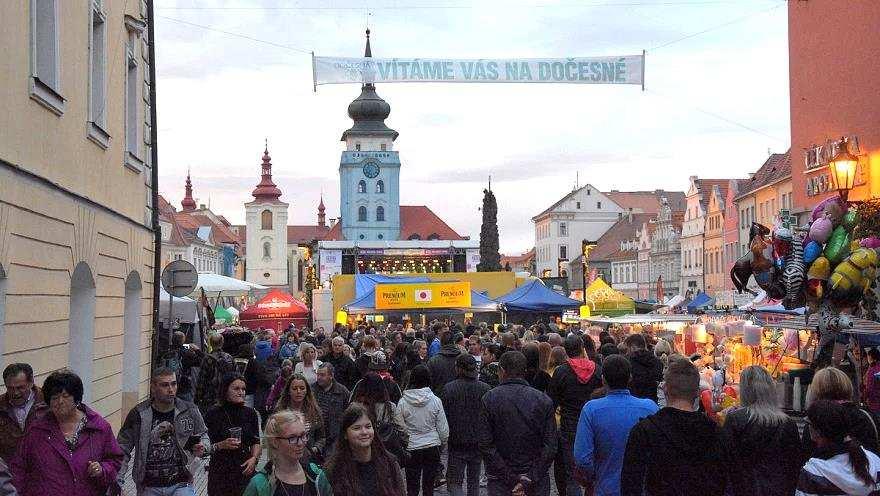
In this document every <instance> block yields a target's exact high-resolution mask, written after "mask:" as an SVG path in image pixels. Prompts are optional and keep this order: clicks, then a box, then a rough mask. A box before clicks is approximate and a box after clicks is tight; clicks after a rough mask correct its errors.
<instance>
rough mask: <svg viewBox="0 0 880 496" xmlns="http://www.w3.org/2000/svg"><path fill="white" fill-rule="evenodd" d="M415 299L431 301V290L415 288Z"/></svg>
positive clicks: (424, 301) (425, 301)
mask: <svg viewBox="0 0 880 496" xmlns="http://www.w3.org/2000/svg"><path fill="white" fill-rule="evenodd" d="M415 296H416V301H420V302H423V303H427V302H429V301H431V290H430V289H418V290H416V295H415Z"/></svg>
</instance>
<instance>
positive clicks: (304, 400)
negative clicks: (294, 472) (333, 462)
mask: <svg viewBox="0 0 880 496" xmlns="http://www.w3.org/2000/svg"><path fill="white" fill-rule="evenodd" d="M283 410H292V411H294V412H297V413H299V414H300V415H302V416H303V418H304V419H305V421H306V426H307V427H308V429H309V444H308V445H307V453H306V456H305V457H304V458H303V460H304V462H305V463H309V462H318V463H321V462H323V460H324V444H325V443H326V441H327V433H326V432H325V431H324V420H323V416H322V415H321V409H320V407H319V406H318V400H316V399H315V394H314V393H313V392H312V385H311V384H309V381H308V379H306V378H305V376H303V375H302V374H293V375H292V376H290V379H288V380H287V385H286V386H284V391H283V392H282V393H281V398H280V399H279V400H278V404H277V405H275V411H276V412H280V411H283Z"/></svg>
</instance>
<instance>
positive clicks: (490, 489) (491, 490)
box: [486, 475, 550, 496]
mask: <svg viewBox="0 0 880 496" xmlns="http://www.w3.org/2000/svg"><path fill="white" fill-rule="evenodd" d="M513 487H514V486H513V485H511V484H508V483H506V482H504V481H502V480H499V479H489V483H488V484H487V485H486V493H488V494H489V496H510V493H511V491H513ZM526 494H527V495H528V496H549V495H550V477H549V476H548V475H545V476H544V477H542V478H541V480H539V481H538V482H537V484H534V485H533V486H532V489H531V491H528V492H526Z"/></svg>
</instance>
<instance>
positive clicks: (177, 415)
mask: <svg viewBox="0 0 880 496" xmlns="http://www.w3.org/2000/svg"><path fill="white" fill-rule="evenodd" d="M116 440H117V441H118V442H119V447H120V448H122V452H123V453H124V454H125V459H124V461H123V464H122V468H121V469H120V470H119V477H120V480H119V481H118V482H119V485H120V487H121V486H123V485H124V483H125V481H124V480H121V479H122V478H123V477H124V476H125V474H126V472H127V468H128V464H129V462H130V461H131V452H132V450H134V449H135V448H136V449H137V451H136V452H135V457H134V469H133V470H132V478H133V479H134V482H135V485H136V486H137V492H138V495H139V496H141V495H153V494H169V495H174V496H188V495H192V496H194V495H195V491H194V489H193V486H192V480H193V472H194V464H195V462H196V460H195V459H196V458H198V457H201V456H202V455H203V454H205V452H206V449H207V447H209V446H210V445H211V441H210V439H209V438H208V430H207V428H206V427H205V422H204V421H203V420H202V415H201V413H199V409H198V408H196V406H195V405H193V404H192V403H190V402H188V401H184V400H181V399H180V398H177V377H176V376H175V374H174V371H172V370H171V369H169V368H165V367H162V368H158V369H156V370H154V371H153V374H152V378H151V379H150V399H148V400H145V401H143V402H141V403H140V404H138V405H137V406H136V407H134V408H132V409H131V411H130V412H128V415H127V416H126V417H125V422H124V423H123V425H122V429H120V431H119V435H117V438H116Z"/></svg>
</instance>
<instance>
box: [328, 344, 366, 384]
mask: <svg viewBox="0 0 880 496" xmlns="http://www.w3.org/2000/svg"><path fill="white" fill-rule="evenodd" d="M323 361H324V362H329V363H330V364H331V365H333V378H334V379H336V380H337V381H339V383H340V384H342V385H343V386H345V387H346V389H348V390H351V388H353V387H354V385H355V384H356V383H357V381H358V380H360V378H361V374H360V372H358V369H357V365H355V363H354V360H352V359H351V358H348V356H346V355H345V353H340V354H339V355H334V354H333V353H330V354H329V355H327V356H325V357H324V359H323Z"/></svg>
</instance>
